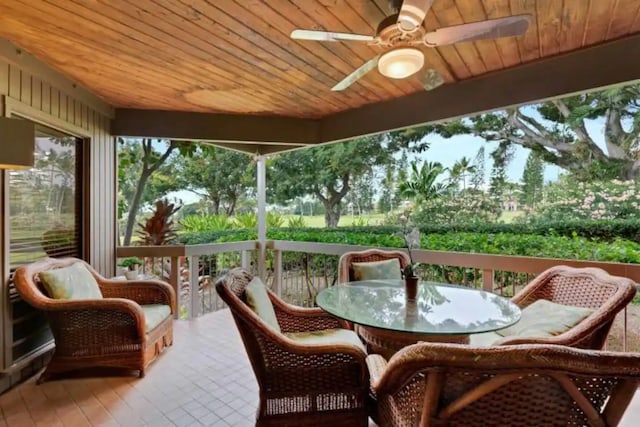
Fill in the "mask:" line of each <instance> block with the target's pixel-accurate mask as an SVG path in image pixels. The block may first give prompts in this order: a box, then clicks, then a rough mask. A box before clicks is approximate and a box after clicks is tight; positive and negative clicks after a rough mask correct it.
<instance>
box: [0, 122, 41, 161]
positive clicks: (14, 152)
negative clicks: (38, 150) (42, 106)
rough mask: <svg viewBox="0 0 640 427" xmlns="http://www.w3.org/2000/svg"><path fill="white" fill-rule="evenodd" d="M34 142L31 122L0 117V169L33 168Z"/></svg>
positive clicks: (33, 126) (34, 130)
mask: <svg viewBox="0 0 640 427" xmlns="http://www.w3.org/2000/svg"><path fill="white" fill-rule="evenodd" d="M35 140H36V129H35V125H34V124H33V123H32V122H30V121H28V120H21V119H10V118H8V117H0V169H27V168H30V167H33V152H34V150H35Z"/></svg>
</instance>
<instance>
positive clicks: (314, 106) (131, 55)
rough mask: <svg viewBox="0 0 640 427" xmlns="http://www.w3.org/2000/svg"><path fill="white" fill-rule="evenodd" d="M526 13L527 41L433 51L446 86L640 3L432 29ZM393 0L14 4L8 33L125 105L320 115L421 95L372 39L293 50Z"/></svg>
mask: <svg viewBox="0 0 640 427" xmlns="http://www.w3.org/2000/svg"><path fill="white" fill-rule="evenodd" d="M522 13H528V14H531V15H532V16H533V20H532V25H531V27H530V28H529V30H528V31H527V33H526V34H525V35H524V36H522V37H519V38H505V39H500V40H496V41H480V42H473V43H459V44H456V45H453V46H445V47H440V48H436V49H431V48H427V47H425V48H424V49H423V50H424V52H425V55H426V64H427V66H428V67H432V68H435V69H437V70H438V71H439V72H440V73H441V74H442V76H443V77H444V78H445V80H446V82H447V83H454V82H456V81H461V80H465V79H470V78H472V77H475V76H479V75H482V74H486V73H489V72H492V71H496V70H501V69H505V68H510V67H514V66H518V65H520V64H523V63H527V62H532V61H536V60H538V59H540V58H543V57H548V56H553V55H557V54H560V53H563V52H569V51H573V50H576V49H580V48H582V47H586V46H590V45H596V44H600V43H603V42H604V41H607V40H612V39H616V38H620V37H624V36H627V35H630V34H634V33H637V32H639V31H640V17H639V13H640V0H435V2H434V5H433V8H432V9H431V11H430V12H429V14H428V15H427V18H426V20H425V23H424V25H425V27H426V28H427V30H433V29H436V28H439V27H444V26H449V25H456V24H461V23H467V22H474V21H479V20H484V19H488V18H497V17H503V16H508V15H513V14H522ZM389 14H391V11H390V10H389V7H388V1H387V0H375V1H374V0H221V1H217V0H216V1H214V0H163V1H154V0H136V1H130V0H2V1H1V2H0V20H1V24H0V37H4V38H6V39H8V40H9V41H11V42H12V43H14V44H15V45H17V46H19V47H21V48H23V49H24V50H26V51H28V52H30V53H31V54H33V55H34V56H36V57H37V58H39V59H40V60H42V61H44V62H45V63H47V64H49V65H50V66H52V67H53V68H55V69H57V70H58V71H60V72H62V73H63V74H65V75H66V76H68V77H69V78H71V79H73V80H75V81H77V82H78V83H80V84H81V85H83V86H85V87H86V88H88V89H89V90H91V91H93V92H94V93H95V94H97V95H98V96H100V97H102V98H103V99H104V100H105V101H107V102H109V103H110V104H111V105H113V106H114V107H120V108H136V109H156V110H173V111H195V112H225V113H240V114H260V115H281V116H289V117H300V118H320V117H325V116H329V115H331V114H334V113H337V112H340V111H344V110H349V109H353V108H357V107H361V106H364V105H367V104H372V103H376V102H380V101H384V100H388V99H395V98H398V97H402V96H404V95H408V94H411V93H415V92H418V91H421V90H423V89H422V88H421V85H420V83H419V82H418V79H417V78H409V79H406V80H402V81H394V80H390V79H387V78H385V77H383V76H382V75H380V74H379V73H378V72H377V70H375V71H373V72H371V73H369V74H368V75H367V76H365V77H364V78H363V79H361V80H360V81H359V82H358V83H356V84H354V85H353V86H352V87H351V88H349V89H347V90H345V91H344V92H341V93H336V92H331V90H330V88H331V87H332V86H333V85H334V84H335V83H336V82H338V81H340V80H341V79H342V78H343V77H344V76H346V75H347V74H349V73H350V72H351V71H353V70H354V69H355V68H357V67H358V66H360V65H361V64H363V63H364V62H365V61H367V60H369V59H370V58H371V57H373V56H375V55H376V54H379V53H380V48H377V47H373V46H369V45H367V44H366V43H357V42H340V43H321V42H314V41H294V40H291V39H290V38H289V34H290V32H291V31H292V30H293V29H295V28H305V29H323V30H330V31H336V32H353V33H359V34H374V32H375V28H376V26H377V24H378V23H379V21H380V20H382V19H383V18H384V17H385V16H386V15H389Z"/></svg>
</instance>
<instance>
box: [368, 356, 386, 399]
mask: <svg viewBox="0 0 640 427" xmlns="http://www.w3.org/2000/svg"><path fill="white" fill-rule="evenodd" d="M366 362H367V368H369V376H370V377H371V390H374V389H375V387H376V385H377V384H378V382H379V381H380V378H381V377H382V374H384V371H385V370H386V369H387V365H388V364H389V363H388V362H387V360H386V359H385V358H384V357H382V356H380V355H379V354H371V355H369V356H367V360H366Z"/></svg>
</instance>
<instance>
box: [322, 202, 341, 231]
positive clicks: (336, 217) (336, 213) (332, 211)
mask: <svg viewBox="0 0 640 427" xmlns="http://www.w3.org/2000/svg"><path fill="white" fill-rule="evenodd" d="M323 204H324V209H325V212H324V225H325V226H326V227H327V228H336V227H337V226H338V222H340V203H334V204H333V205H330V204H329V203H323Z"/></svg>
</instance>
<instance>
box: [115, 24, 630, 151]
mask: <svg viewBox="0 0 640 427" xmlns="http://www.w3.org/2000/svg"><path fill="white" fill-rule="evenodd" d="M638 79H640V34H636V35H633V36H630V37H625V38H622V39H618V40H615V41H612V42H608V43H604V44H601V45H598V46H594V47H590V48H585V49H581V50H577V51H574V52H570V53H567V54H563V55H558V56H556V57H553V58H548V59H544V60H540V61H536V62H533V63H530V64H526V65H522V66H518V67H514V68H510V69H507V70H503V71H499V72H494V73H490V74H486V75H484V76H481V77H477V78H474V79H470V80H465V81H461V82H458V83H454V84H449V85H445V86H442V87H440V88H438V89H435V90H433V91H430V92H420V93H416V94H413V95H408V96H404V97H402V98H397V99H393V100H389V101H385V102H380V103H376V104H370V105H367V106H364V107H361V108H357V109H353V110H349V111H344V112H341V113H337V114H334V115H332V116H328V117H325V118H322V119H319V120H315V119H299V118H287V117H265V116H257V115H239V114H238V115H235V114H214V113H189V112H170V111H150V110H133V109H117V110H116V115H115V119H114V120H113V122H112V131H113V134H114V135H120V136H132V137H157V138H173V139H186V140H203V141H212V142H214V143H216V145H222V144H217V142H222V143H225V144H227V145H226V146H227V147H228V148H235V149H239V150H241V151H245V152H252V153H256V154H271V153H274V152H279V151H286V150H291V149H296V148H299V147H302V146H306V145H316V144H322V143H328V142H336V141H342V140H346V139H350V138H354V137H358V136H362V135H369V134H375V133H379V132H385V131H389V130H395V129H401V128H406V127H411V126H417V125H423V124H427V123H434V122H439V121H444V120H448V119H453V118H457V117H464V116H469V115H472V114H477V113H480V112H484V111H491V110H497V109H502V108H505V107H509V106H514V105H521V104H527V103H532V102H535V101H539V100H543V99H548V98H554V97H558V96H562V95H567V94H572V93H576V92H584V91H587V90H591V89H596V88H601V87H605V86H610V85H615V84H619V83H624V82H629V81H633V80H638ZM243 142H244V143H246V142H249V143H250V146H246V147H240V146H239V145H238V144H239V143H243ZM254 148H255V149H256V150H255V151H254Z"/></svg>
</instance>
